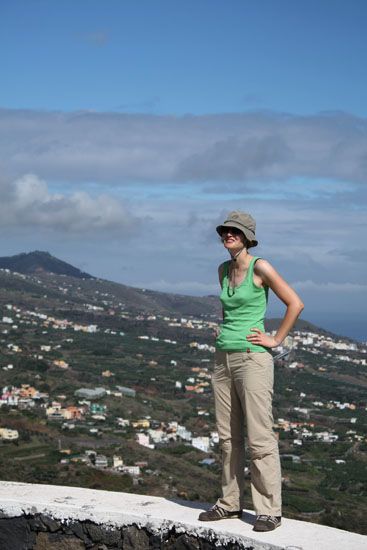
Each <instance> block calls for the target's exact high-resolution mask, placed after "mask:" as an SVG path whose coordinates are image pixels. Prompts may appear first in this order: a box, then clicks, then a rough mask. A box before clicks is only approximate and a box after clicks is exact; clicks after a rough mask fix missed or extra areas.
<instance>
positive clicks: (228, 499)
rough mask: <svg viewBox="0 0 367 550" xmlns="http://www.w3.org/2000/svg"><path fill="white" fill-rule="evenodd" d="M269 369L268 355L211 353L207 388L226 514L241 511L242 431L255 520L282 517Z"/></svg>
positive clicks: (270, 359)
mask: <svg viewBox="0 0 367 550" xmlns="http://www.w3.org/2000/svg"><path fill="white" fill-rule="evenodd" d="M273 380H274V365H273V358H272V356H271V354H270V353H268V352H250V353H248V352H237V351H232V352H223V351H219V350H217V351H216V353H215V364H214V372H213V376H212V385H213V391H214V399H215V414H216V421H217V429H218V433H219V444H220V447H221V452H222V496H221V498H219V499H218V501H217V504H218V506H221V507H222V508H224V509H225V510H228V511H234V510H242V508H243V492H244V459H245V456H244V455H245V449H244V427H245V423H246V425H247V438H248V446H249V449H250V460H251V463H250V473H251V493H252V502H253V505H254V509H255V512H256V514H258V515H259V514H266V515H270V516H281V471H280V460H279V450H278V442H277V439H276V436H275V434H274V432H273V414H272V397H273Z"/></svg>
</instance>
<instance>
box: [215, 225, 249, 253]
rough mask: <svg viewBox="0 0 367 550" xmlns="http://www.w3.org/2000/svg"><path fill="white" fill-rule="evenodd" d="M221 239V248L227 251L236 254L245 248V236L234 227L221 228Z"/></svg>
mask: <svg viewBox="0 0 367 550" xmlns="http://www.w3.org/2000/svg"><path fill="white" fill-rule="evenodd" d="M221 239H222V242H223V246H224V247H225V248H226V249H227V250H229V251H234V252H236V251H237V250H240V249H242V248H243V247H244V246H245V236H244V234H243V233H242V231H241V230H240V229H237V228H236V227H226V228H223V230H222V232H221Z"/></svg>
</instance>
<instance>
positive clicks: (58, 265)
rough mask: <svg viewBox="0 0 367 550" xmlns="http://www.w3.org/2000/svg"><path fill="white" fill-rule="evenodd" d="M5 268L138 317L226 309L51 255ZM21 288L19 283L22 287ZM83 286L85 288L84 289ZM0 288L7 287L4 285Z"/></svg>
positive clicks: (0, 260) (20, 259)
mask: <svg viewBox="0 0 367 550" xmlns="http://www.w3.org/2000/svg"><path fill="white" fill-rule="evenodd" d="M1 268H2V269H9V270H10V271H12V272H16V273H21V274H23V275H27V276H32V275H33V276H37V277H38V278H39V279H41V280H42V281H43V282H44V283H46V284H47V285H48V286H49V287H50V286H51V287H52V285H53V284H54V283H55V281H56V282H57V278H58V277H60V281H59V282H60V283H61V281H64V280H65V277H70V278H71V280H75V281H78V286H79V288H80V289H81V292H82V293H84V298H85V299H87V298H90V297H91V296H93V294H94V293H95V292H97V291H98V293H99V292H102V291H104V292H107V293H111V294H113V295H114V296H115V297H116V298H117V299H119V300H122V301H124V303H125V304H126V307H127V308H128V309H130V310H132V311H136V313H139V312H141V313H146V314H151V313H154V312H156V313H159V314H163V315H164V314H166V315H173V316H183V317H185V316H193V317H195V316H198V317H204V318H211V319H212V320H213V321H218V320H220V319H221V315H222V308H221V304H220V301H219V298H218V296H213V295H208V296H189V295H186V294H185V295H184V294H172V293H169V292H162V291H156V290H150V289H146V288H137V287H132V286H128V285H125V284H123V283H117V282H114V281H109V280H107V279H100V278H98V277H94V276H92V275H90V274H88V273H85V272H82V271H81V270H79V269H78V268H76V267H74V266H72V265H71V264H69V263H67V262H64V261H63V260H60V259H58V258H56V257H55V256H52V255H51V254H50V253H49V252H44V251H39V250H35V251H33V252H28V253H25V252H23V253H20V254H17V255H14V256H7V257H0V269H1ZM51 276H52V277H53V278H54V281H53V283H52V282H51V279H50V277H51ZM55 277H56V279H55ZM19 284H20V283H19V282H18V286H19ZM101 284H102V285H103V287H104V288H103V289H101ZM80 285H82V286H81V287H80ZM0 286H3V284H2V283H1V281H0ZM3 288H4V287H3ZM52 290H53V292H54V293H55V292H56V293H57V285H56V286H55V287H54V288H52ZM79 298H80V296H79ZM280 321H281V319H279V318H267V319H265V328H266V330H267V331H271V330H275V329H276V328H277V327H278V325H279V323H280ZM294 328H295V329H296V330H302V331H308V332H318V333H322V334H324V335H329V336H332V337H336V336H337V337H341V338H343V339H345V340H353V339H351V338H349V337H347V336H343V335H337V334H335V333H333V332H331V331H328V330H326V329H324V328H322V327H319V326H317V325H315V324H314V323H311V322H309V321H306V320H304V319H298V320H297V322H296V324H295V326H294Z"/></svg>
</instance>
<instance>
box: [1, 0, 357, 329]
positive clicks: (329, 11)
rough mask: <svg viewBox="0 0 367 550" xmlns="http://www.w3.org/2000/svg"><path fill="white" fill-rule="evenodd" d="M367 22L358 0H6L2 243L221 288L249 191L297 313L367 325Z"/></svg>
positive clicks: (141, 277) (139, 280) (340, 325)
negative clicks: (298, 304) (220, 228)
mask: <svg viewBox="0 0 367 550" xmlns="http://www.w3.org/2000/svg"><path fill="white" fill-rule="evenodd" d="M366 28H367V4H366V2H365V1H363V0H354V1H351V2H348V3H347V2H346V1H339V0H321V1H320V0H319V1H313V0H311V1H304V0H299V1H290V0H277V1H275V0H273V1H266V0H259V1H257V2H254V1H251V2H250V1H245V0H243V1H236V0H233V1H231V0H229V1H228V2H223V1H218V0H200V1H198V0H196V1H195V2H194V1H187V0H186V1H181V2H180V1H173V0H170V1H168V0H154V1H153V0H146V1H139V0H135V1H128V0H126V1H122V0H119V1H115V0H109V1H108V2H102V1H96V0H89V1H86V0H84V1H83V0H79V1H73V2H71V1H68V0H64V1H63V2H56V1H52V0H48V1H36V0H27V1H17V0H14V1H12V2H7V3H5V2H3V3H1V5H0V67H1V71H2V74H1V77H2V78H1V82H2V85H1V88H0V169H1V175H0V194H1V196H0V199H1V203H0V215H1V221H0V224H1V237H0V239H1V240H0V242H1V249H2V254H1V255H7V254H14V253H18V252H21V251H28V250H33V249H35V248H36V249H45V250H49V251H50V252H51V253H53V254H54V255H56V256H59V257H61V258H62V259H64V260H66V261H70V262H71V263H73V264H75V265H77V266H78V267H81V268H82V269H84V270H86V271H89V272H90V273H92V274H94V275H98V276H101V277H106V278H109V279H113V280H116V281H119V282H123V283H126V284H131V285H135V286H146V287H150V288H155V289H158V290H163V291H164V290H166V291H170V292H182V293H190V294H191V293H192V294H208V293H210V294H213V293H216V292H217V282H216V265H217V264H218V263H219V262H220V261H222V260H223V259H225V257H226V256H225V253H224V251H223V250H222V249H221V247H220V244H218V242H217V240H216V237H215V233H214V231H213V228H214V227H215V225H216V224H217V223H218V222H220V221H221V220H222V219H223V218H224V216H225V214H226V213H227V212H228V211H230V210H233V209H234V208H240V209H242V210H245V211H250V212H251V213H252V214H253V215H254V216H255V217H256V219H257V224H258V235H259V241H260V246H259V247H258V251H257V253H258V254H259V255H262V256H264V257H267V258H268V259H269V260H270V261H271V262H272V263H273V264H274V265H275V267H276V268H277V269H278V270H279V271H280V273H281V274H283V275H284V276H285V277H286V278H287V280H288V281H289V282H290V283H292V284H293V285H294V286H295V288H296V289H297V290H298V291H299V292H300V294H301V295H302V298H303V299H304V301H305V303H306V308H305V311H304V315H303V316H304V318H306V319H308V320H310V321H313V322H315V323H318V324H320V325H322V326H324V327H325V328H329V329H330V330H335V331H337V332H339V333H342V334H346V335H350V336H355V337H358V338H362V339H367V333H366V328H365V327H366V314H365V311H364V307H363V298H365V297H366V290H367V287H366V275H367V269H366V261H365V258H366V252H367V247H366V244H365V242H366V237H367V234H366V233H367V232H366V223H365V219H366V197H367V194H366V183H367V181H366V180H367V121H366V116H367V103H366V101H365V98H366V96H367V93H366V92H367V90H366V88H367V86H366V84H367V83H366V80H367V76H366V70H365V67H366V66H367V53H366V52H367V47H366V46H367V39H366V37H365V36H366V32H365V29H366ZM281 312H282V307H280V305H279V304H277V303H276V302H274V301H272V302H271V304H270V311H269V313H270V314H271V315H279V314H281Z"/></svg>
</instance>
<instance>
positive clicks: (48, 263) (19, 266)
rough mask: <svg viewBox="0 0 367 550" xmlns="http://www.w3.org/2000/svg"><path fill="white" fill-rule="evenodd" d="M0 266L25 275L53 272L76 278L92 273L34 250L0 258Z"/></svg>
mask: <svg viewBox="0 0 367 550" xmlns="http://www.w3.org/2000/svg"><path fill="white" fill-rule="evenodd" d="M0 268H2V269H10V271H16V272H18V273H24V274H25V275H31V274H37V273H55V274H56V275H68V276H69V277H76V278H78V279H93V277H92V275H89V274H88V273H84V272H83V271H80V269H78V268H76V267H74V266H72V265H70V264H68V263H66V262H63V261H62V260H59V259H58V258H55V257H54V256H52V255H51V254H50V253H49V252H42V251H41V250H35V251H34V252H28V253H26V252H22V253H21V254H17V255H15V256H4V257H2V258H0Z"/></svg>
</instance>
